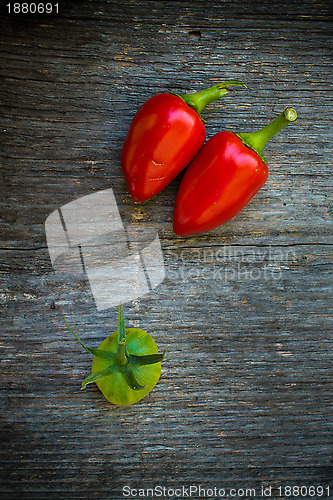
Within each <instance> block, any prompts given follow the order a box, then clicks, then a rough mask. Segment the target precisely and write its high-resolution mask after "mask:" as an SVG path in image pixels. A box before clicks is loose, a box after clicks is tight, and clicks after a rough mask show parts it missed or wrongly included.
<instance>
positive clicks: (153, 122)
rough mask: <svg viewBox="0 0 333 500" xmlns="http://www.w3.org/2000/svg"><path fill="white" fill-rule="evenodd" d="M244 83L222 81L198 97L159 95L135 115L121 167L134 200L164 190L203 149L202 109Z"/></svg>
mask: <svg viewBox="0 0 333 500" xmlns="http://www.w3.org/2000/svg"><path fill="white" fill-rule="evenodd" d="M232 85H240V86H243V87H245V86H246V85H244V84H243V83H241V82H238V81H228V82H222V83H219V84H217V85H214V86H213V87H210V88H208V89H205V90H202V91H200V92H196V93H195V94H189V95H187V94H181V95H178V94H174V93H162V94H157V95H155V96H153V97H151V98H150V99H148V101H146V102H145V103H144V104H143V105H142V106H141V108H140V109H139V110H138V111H137V113H136V115H135V116H134V118H133V120H132V123H131V125H130V128H129V130H128V133H127V135H126V138H125V141H124V144H123V147H122V151H121V166H122V170H123V172H124V175H125V178H126V181H127V185H128V189H129V192H130V194H131V196H132V198H133V199H134V201H144V200H147V199H149V198H151V197H153V196H155V195H156V194H158V193H159V192H160V191H162V190H163V189H164V188H165V187H166V186H167V185H168V184H169V183H170V182H171V181H172V180H173V179H174V178H175V177H176V176H177V175H178V174H179V172H180V171H181V170H183V169H184V168H185V167H186V166H187V165H188V164H189V163H190V161H192V160H193V158H194V157H195V155H196V154H197V153H198V151H199V150H200V149H201V147H202V146H203V144H204V142H205V140H206V128H205V125H204V123H203V120H202V119H201V111H202V110H203V108H204V107H205V106H206V105H207V104H209V103H211V102H213V101H215V100H216V99H219V98H220V97H222V96H225V95H226V94H227V93H228V90H227V89H226V87H229V86H232Z"/></svg>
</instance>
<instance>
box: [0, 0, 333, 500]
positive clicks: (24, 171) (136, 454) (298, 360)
mask: <svg viewBox="0 0 333 500" xmlns="http://www.w3.org/2000/svg"><path fill="white" fill-rule="evenodd" d="M59 9H60V12H59V14H58V15H50V16H47V15H43V16H42V15H41V16H37V15H35V16H30V17H25V16H14V15H11V16H8V15H4V16H3V18H2V19H1V21H0V26H1V37H0V43H1V59H2V63H1V68H0V74H1V115H2V118H1V130H0V132H1V135H0V137H1V170H0V179H1V184H0V190H1V199H0V217H1V220H0V222H1V243H0V245H1V249H0V255H1V258H0V272H1V289H0V304H1V312H2V314H1V317H2V319H1V324H2V334H1V358H0V359H1V361H0V362H1V373H2V376H1V393H2V398H1V430H2V438H1V441H2V445H3V446H2V452H1V468H2V473H3V474H2V482H1V498H4V499H5V498H11V499H13V498H20V499H25V498H27V499H28V498H29V499H30V498H31V499H32V498H34V499H35V498H50V499H51V498H55V499H59V498H64V499H65V498H73V499H74V498H75V499H76V498H98V499H106V498H110V499H113V498H123V494H122V492H123V487H124V486H130V487H131V488H153V487H154V486H156V485H160V486H163V487H166V488H169V489H170V491H169V496H171V493H172V488H176V487H183V486H184V487H189V486H190V485H193V486H197V487H198V486H199V485H201V486H202V487H205V488H209V487H210V488H213V487H217V488H225V489H226V490H227V491H229V490H228V488H234V489H236V490H237V489H243V490H245V489H246V488H255V495H253V492H248V495H247V498H261V495H260V492H261V488H262V487H269V486H271V487H272V491H273V493H272V497H274V495H275V497H276V498H285V497H287V496H285V497H283V495H282V496H281V495H280V496H279V495H278V491H279V490H278V489H277V488H278V487H279V486H283V485H287V484H289V485H292V486H293V485H295V486H302V485H304V486H306V487H308V486H310V485H314V486H317V485H322V486H325V487H327V486H329V485H330V481H331V479H332V476H333V474H332V337H331V332H332V328H331V325H332V323H331V314H330V313H331V311H330V308H331V304H332V303H331V292H332V285H331V269H332V266H331V262H332V259H331V257H332V253H331V251H332V238H331V220H332V213H331V200H332V196H331V193H332V181H331V173H332V142H333V137H332V52H331V49H332V41H331V40H332V18H331V17H330V10H329V4H326V3H325V4H324V3H318V2H316V3H314V2H310V1H301V2H294V1H290V2H264V3H262V4H260V3H254V2H250V1H242V2H240V1H234V2H230V1H225V2H224V1H223V2H210V1H209V2H200V1H194V2H193V1H192V2H175V1H173V2H167V3H162V2H143V1H136V0H135V1H131V2H129V1H125V2H116V1H103V2H102V1H100V0H96V1H89V0H83V1H81V2H71V3H70V2H59ZM234 79H237V80H241V81H244V82H245V83H246V84H247V87H248V88H247V89H246V90H245V89H239V88H238V89H236V88H235V89H231V90H230V92H229V94H228V96H226V97H225V98H223V99H221V100H220V101H218V102H215V103H213V104H211V105H209V106H207V108H206V109H205V111H204V112H203V115H204V118H205V119H206V120H207V124H206V128H207V137H208V138H209V137H211V136H212V135H213V134H214V133H216V132H218V131H220V130H224V129H228V130H234V131H237V132H243V131H252V130H256V129H258V128H260V127H261V126H262V125H264V124H265V123H267V122H268V121H269V120H270V119H272V118H273V117H274V116H276V115H277V114H278V113H280V112H281V111H282V109H283V108H284V107H285V106H287V105H293V106H294V107H295V108H296V110H297V112H298V115H299V118H298V120H297V121H296V122H295V123H294V124H292V125H290V126H289V127H287V129H285V130H284V131H282V132H281V133H280V134H279V135H278V136H276V137H275V138H274V139H272V141H271V142H270V143H269V144H268V145H267V146H266V148H265V155H266V158H267V162H268V165H269V169H270V176H269V179H268V181H267V183H266V184H265V186H264V187H263V188H262V189H261V191H260V192H259V193H258V194H257V195H256V196H255V198H254V199H253V200H252V201H251V202H250V203H249V205H248V206H247V207H246V208H245V209H244V210H243V211H242V212H241V213H240V214H239V215H238V216H236V217H235V218H234V219H233V220H231V221H229V222H228V223H226V224H225V225H223V226H221V227H219V228H217V229H215V230H213V231H210V232H209V233H205V234H203V235H198V236H195V237H189V238H181V237H177V236H176V235H175V234H174V233H173V230H172V212H173V205H174V200H175V196H176V192H177V188H178V185H179V182H180V180H181V175H180V176H178V177H177V178H176V179H175V180H174V181H173V182H172V183H171V184H170V185H169V186H168V187H167V188H166V189H165V190H164V191H163V192H162V193H160V194H159V195H157V196H156V197H154V198H153V199H151V200H149V201H147V202H144V203H142V204H135V203H134V202H133V201H132V199H131V197H130V195H129V194H128V190H127V186H126V182H125V180H124V178H123V175H122V173H121V168H120V150H121V146H122V143H123V140H124V137H125V134H126V131H127V129H128V127H129V124H130V121H131V119H132V117H133V115H134V113H135V112H136V110H137V109H138V107H139V106H140V105H141V104H142V103H143V102H144V101H145V100H146V99H148V98H149V97H151V96H152V95H154V94H157V93H159V92H164V91H170V90H173V91H175V92H179V93H184V92H191V91H195V90H200V89H202V88H205V87H208V86H210V85H213V84H215V83H218V82H219V81H222V80H234ZM110 187H112V189H113V191H114V194H115V196H116V199H117V203H118V206H119V209H120V212H121V216H122V218H123V220H124V221H125V222H126V223H128V224H131V225H133V226H134V227H142V225H145V224H150V225H152V226H154V227H155V228H156V229H157V231H158V234H159V238H160V241H161V246H162V251H163V256H164V265H165V270H166V278H165V280H164V281H163V283H162V284H161V285H159V286H158V287H157V288H156V289H155V290H154V291H152V292H151V293H150V294H148V295H146V296H144V297H142V298H140V299H137V300H133V301H131V302H129V303H127V304H125V307H124V308H125V318H126V321H127V324H128V326H139V327H141V328H143V329H144V330H147V331H149V332H150V333H151V334H152V335H153V337H154V338H155V341H156V343H157V345H158V347H159V349H160V350H163V349H166V351H167V354H166V358H165V361H164V362H163V366H162V376H161V379H160V381H159V383H158V385H157V386H156V387H155V389H154V390H153V391H152V392H151V393H150V394H149V395H148V396H147V397H146V398H145V399H144V400H142V401H141V402H139V403H137V404H136V405H133V406H131V407H116V406H113V405H111V404H109V403H108V402H107V401H106V400H105V399H103V396H102V395H101V394H100V392H99V391H98V389H97V387H96V386H89V387H87V389H86V390H85V391H80V384H81V381H82V380H83V378H84V377H85V376H87V375H88V374H89V371H90V367H91V359H90V358H91V357H90V356H89V355H88V354H87V353H86V352H85V351H84V350H83V349H82V347H81V346H80V345H79V344H78V343H77V342H76V341H75V339H74V338H73V337H71V335H70V333H69V332H68V330H67V329H66V327H65V325H64V321H63V317H66V318H67V320H68V321H69V322H70V324H71V325H72V327H73V328H74V329H75V331H76V332H77V333H78V334H80V336H81V337H82V339H83V340H84V341H85V342H86V343H87V344H88V345H89V346H91V347H96V346H97V345H98V344H99V343H100V342H101V341H102V340H103V339H104V338H105V337H106V336H107V335H108V334H109V333H111V332H112V331H114V330H115V329H116V317H117V312H116V308H111V309H109V310H106V311H100V312H98V311H97V310H96V307H95V303H94V300H93V297H92V293H91V290H90V286H89V282H88V280H87V279H86V278H85V276H84V275H80V276H73V275H71V274H69V273H61V272H55V271H54V269H53V268H52V265H51V261H50V257H49V253H48V249H47V245H46V238H45V227H44V223H45V220H46V217H47V216H48V215H49V214H50V213H51V212H53V211H54V210H56V209H58V208H59V207H61V206H62V205H64V204H66V203H68V202H70V201H71V200H75V199H78V198H80V197H82V196H85V195H88V194H91V193H94V192H98V191H99V190H103V189H108V188H110ZM330 486H331V490H330V493H331V494H332V492H333V486H332V484H331V485H330ZM327 491H328V490H325V493H324V495H323V497H324V498H325V494H326V497H327V496H328V495H327ZM202 496H203V494H202V493H201V497H202ZM244 496H245V495H242V492H241V490H240V491H239V492H238V497H236V498H241V497H244ZM132 497H133V498H134V492H133V495H132ZM166 497H167V496H166ZM183 497H185V493H184V494H183ZM318 497H319V496H318ZM192 498H199V496H198V494H197V495H195V494H193V497H192ZM217 498H218V497H217ZM303 498H313V495H312V496H311V495H310V492H309V491H308V492H307V495H306V496H303Z"/></svg>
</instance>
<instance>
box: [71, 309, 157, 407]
mask: <svg viewBox="0 0 333 500" xmlns="http://www.w3.org/2000/svg"><path fill="white" fill-rule="evenodd" d="M65 323H66V325H67V326H68V328H69V330H70V331H71V333H72V334H73V335H74V337H75V338H76V339H77V340H78V341H79V342H80V344H81V345H82V346H83V347H84V348H85V349H86V350H87V351H88V352H89V353H91V354H93V356H94V357H93V364H92V369H91V375H89V376H88V377H87V378H86V379H85V380H84V381H83V382H82V389H84V388H85V387H86V386H87V384H91V383H92V382H96V384H97V386H98V388H99V389H100V391H101V392H102V393H103V394H104V396H105V397H106V399H107V400H108V401H110V402H111V403H114V404H116V405H131V404H133V403H136V402H137V401H140V399H142V398H144V397H145V396H146V394H148V392H150V391H151V390H152V389H153V387H155V385H156V384H157V382H158V380H159V378H160V375H161V361H162V360H163V358H164V355H165V352H163V353H162V354H159V353H158V350H157V346H156V344H155V341H154V339H153V337H152V336H151V335H149V333H147V332H145V331H144V330H140V329H139V328H129V329H127V330H125V321H124V311H123V308H122V305H121V304H120V305H119V307H118V330H117V331H116V332H114V333H112V334H111V335H110V336H109V337H107V338H106V339H105V340H103V342H102V343H101V345H100V346H99V348H98V349H92V348H89V347H86V346H85V345H84V343H83V342H82V340H81V339H80V338H79V337H78V336H77V335H76V333H74V332H73V330H72V329H71V328H70V326H69V325H68V323H67V321H66V320H65Z"/></svg>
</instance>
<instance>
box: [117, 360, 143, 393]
mask: <svg viewBox="0 0 333 500" xmlns="http://www.w3.org/2000/svg"><path fill="white" fill-rule="evenodd" d="M121 373H122V374H123V375H124V377H125V379H126V382H127V384H128V385H129V386H130V388H131V389H133V390H134V391H138V390H140V389H144V388H145V387H147V385H141V384H139V382H138V381H137V380H136V378H135V376H134V373H133V371H132V369H131V367H130V366H128V365H126V366H122V367H121Z"/></svg>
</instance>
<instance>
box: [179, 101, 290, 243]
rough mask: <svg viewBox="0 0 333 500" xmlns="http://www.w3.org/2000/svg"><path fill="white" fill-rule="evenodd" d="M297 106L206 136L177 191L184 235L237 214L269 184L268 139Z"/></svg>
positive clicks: (204, 228)
mask: <svg viewBox="0 0 333 500" xmlns="http://www.w3.org/2000/svg"><path fill="white" fill-rule="evenodd" d="M296 118H297V114H296V111H295V110H294V109H292V108H286V109H285V110H284V111H283V113H281V115H279V116H278V117H277V118H276V119H275V120H273V122H271V123H270V124H268V125H267V126H266V127H264V128H263V129H261V130H259V131H258V132H253V133H250V134H238V135H236V134H234V133H232V132H219V133H217V134H216V135H214V136H213V137H212V138H211V139H209V140H208V141H207V143H206V144H205V145H204V147H203V148H202V149H201V151H200V152H199V153H198V155H197V156H196V157H195V158H194V160H193V161H192V163H191V164H190V165H189V167H188V169H187V170H186V172H185V174H184V177H183V179H182V181H181V183H180V186H179V190H178V193H177V197H176V203H175V209H174V219H173V228H174V231H175V233H176V234H178V235H180V236H189V235H192V234H197V233H202V232H205V231H209V230H211V229H214V228H216V227H217V226H220V225H221V224H223V223H224V222H227V221H228V220H230V219H232V218H233V217H234V216H235V215H236V214H237V213H238V212H240V211H241V210H242V209H243V208H244V207H245V205H247V203H248V202H249V201H250V200H251V198H253V196H254V195H255V194H256V193H257V192H258V191H259V189H260V188H261V187H262V186H263V185H264V184H265V182H266V180H267V177H268V167H267V164H266V161H265V159H264V156H263V152H262V150H263V148H264V146H265V144H266V142H267V141H268V140H269V139H270V138H271V137H273V135H275V134H276V133H277V132H279V131H280V130H281V129H282V128H283V127H285V126H286V125H288V123H290V122H293V121H295V120H296Z"/></svg>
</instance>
